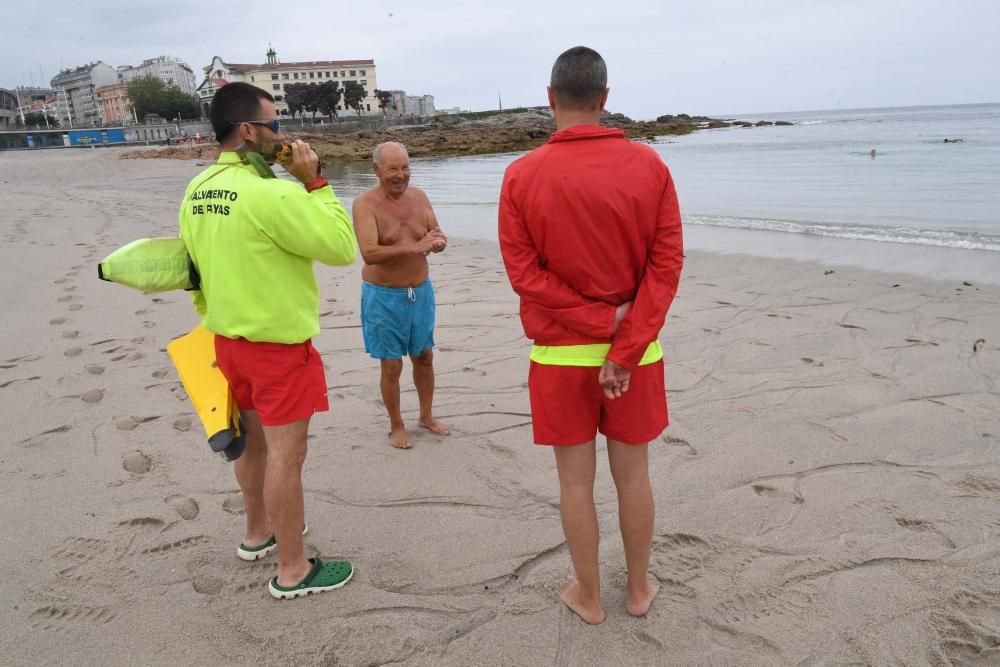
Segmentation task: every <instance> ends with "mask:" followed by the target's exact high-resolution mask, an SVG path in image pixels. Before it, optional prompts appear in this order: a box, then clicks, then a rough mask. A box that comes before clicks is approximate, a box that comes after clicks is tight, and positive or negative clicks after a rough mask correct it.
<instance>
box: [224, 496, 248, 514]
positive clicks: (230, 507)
mask: <svg viewBox="0 0 1000 667" xmlns="http://www.w3.org/2000/svg"><path fill="white" fill-rule="evenodd" d="M222 509H223V511H225V512H228V513H229V514H243V513H244V512H245V511H246V508H245V507H244V506H243V494H241V493H234V494H232V495H229V496H227V497H226V499H225V500H223V501H222Z"/></svg>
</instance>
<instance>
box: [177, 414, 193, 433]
mask: <svg viewBox="0 0 1000 667" xmlns="http://www.w3.org/2000/svg"><path fill="white" fill-rule="evenodd" d="M174 429H175V430H177V431H181V432H182V433H184V432H187V431H190V430H191V419H190V418H189V417H178V418H177V419H175V420H174Z"/></svg>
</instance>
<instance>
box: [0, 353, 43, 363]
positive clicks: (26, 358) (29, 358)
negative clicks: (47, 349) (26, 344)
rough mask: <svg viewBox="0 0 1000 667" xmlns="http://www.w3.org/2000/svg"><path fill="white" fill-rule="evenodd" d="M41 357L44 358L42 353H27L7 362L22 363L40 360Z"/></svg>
mask: <svg viewBox="0 0 1000 667" xmlns="http://www.w3.org/2000/svg"><path fill="white" fill-rule="evenodd" d="M41 358H42V357H41V355H38V354H25V355H22V356H20V357H14V358H13V359H7V360H6V361H7V363H11V364H13V363H22V362H25V361H38V360H39V359H41Z"/></svg>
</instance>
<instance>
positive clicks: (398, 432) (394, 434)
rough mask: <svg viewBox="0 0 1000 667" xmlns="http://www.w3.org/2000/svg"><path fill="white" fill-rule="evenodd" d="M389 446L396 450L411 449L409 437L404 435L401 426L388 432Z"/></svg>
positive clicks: (404, 430)
mask: <svg viewBox="0 0 1000 667" xmlns="http://www.w3.org/2000/svg"><path fill="white" fill-rule="evenodd" d="M389 444H390V445H392V446H393V447H395V448H396V449H409V448H410V447H413V443H412V442H410V436H408V435H406V429H405V428H403V427H402V426H399V427H396V428H394V429H392V431H390V432H389Z"/></svg>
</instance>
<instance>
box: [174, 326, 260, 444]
mask: <svg viewBox="0 0 1000 667" xmlns="http://www.w3.org/2000/svg"><path fill="white" fill-rule="evenodd" d="M167 353H168V354H169V355H170V359H171V360H172V361H173V362H174V367H175V368H177V374H178V375H180V377H181V382H182V383H183V385H184V391H186V392H187V395H188V398H189V399H191V404H192V405H193V406H194V409H195V410H196V411H197V413H198V417H200V418H201V423H202V425H203V426H204V427H205V435H206V436H207V437H208V445H209V447H211V448H212V451H213V452H222V453H223V455H224V456H225V457H226V459H227V460H229V461H235V460H236V459H238V458H239V457H240V455H241V454H242V453H243V450H244V449H245V447H246V437H245V434H244V433H243V428H242V424H241V423H240V410H239V406H238V405H237V404H236V399H235V398H234V397H233V392H232V390H231V389H230V388H229V383H228V382H227V381H226V377H225V376H224V375H223V374H222V371H220V370H219V367H218V364H217V363H216V360H215V334H214V333H212V332H211V331H209V330H208V329H206V328H205V327H203V326H201V325H200V324H199V325H198V326H196V327H195V328H194V329H192V330H191V333H189V334H186V335H184V336H181V337H180V338H176V339H174V340H173V341H171V342H170V344H168V345H167Z"/></svg>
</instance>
